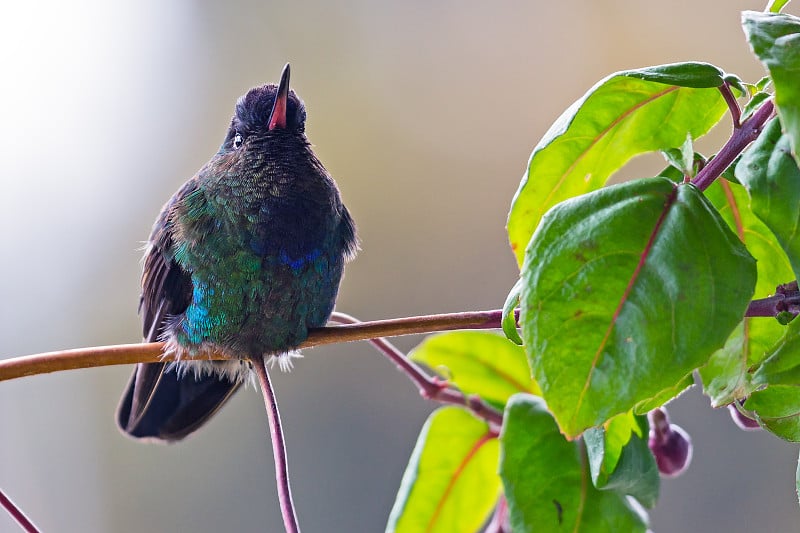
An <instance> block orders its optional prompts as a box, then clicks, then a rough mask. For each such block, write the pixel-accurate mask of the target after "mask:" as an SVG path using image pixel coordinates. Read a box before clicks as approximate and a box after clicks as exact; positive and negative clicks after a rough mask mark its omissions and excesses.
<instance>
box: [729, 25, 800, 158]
mask: <svg viewBox="0 0 800 533" xmlns="http://www.w3.org/2000/svg"><path fill="white" fill-rule="evenodd" d="M742 24H743V25H744V31H745V33H746V34H747V40H748V41H749V42H750V46H751V48H752V49H753V52H754V53H755V55H756V57H758V59H759V60H760V61H761V62H762V63H763V64H764V66H766V67H767V69H769V73H770V76H771V77H772V82H773V84H774V86H775V105H776V106H777V108H778V116H779V117H780V119H781V123H782V124H783V126H784V128H785V130H786V134H787V135H788V136H789V141H790V142H789V145H790V146H791V153H792V154H793V156H794V157H795V160H797V150H798V147H800V83H798V82H797V80H799V79H800V19H799V18H797V17H794V16H792V15H786V14H777V13H759V12H756V11H745V12H744V13H742Z"/></svg>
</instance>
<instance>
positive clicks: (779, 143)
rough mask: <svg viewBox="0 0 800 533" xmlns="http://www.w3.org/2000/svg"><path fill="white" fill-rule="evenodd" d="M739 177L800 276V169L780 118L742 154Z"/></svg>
mask: <svg viewBox="0 0 800 533" xmlns="http://www.w3.org/2000/svg"><path fill="white" fill-rule="evenodd" d="M798 43H799V44H800V41H799V42H798ZM736 177H737V178H738V179H739V182H740V183H741V184H742V185H744V187H745V188H746V189H747V192H748V193H750V206H751V208H752V210H753V212H754V213H755V214H756V216H757V217H758V218H759V219H761V221H762V222H764V224H765V225H766V226H767V227H768V228H769V229H770V230H771V231H772V233H773V234H774V235H775V237H777V240H778V242H779V243H780V245H781V247H782V248H783V250H784V252H786V255H787V256H788V258H789V262H790V264H791V265H792V270H793V271H794V277H795V278H796V279H797V278H800V209H798V205H800V169H798V168H797V164H796V163H795V161H794V159H792V157H791V156H790V155H789V138H788V136H786V135H785V134H783V133H781V125H780V123H779V122H778V121H777V120H772V121H770V122H769V123H768V124H767V125H766V127H765V128H764V131H762V132H761V135H759V137H758V139H756V141H755V142H754V143H753V144H752V145H751V146H750V147H749V148H748V149H747V151H746V152H745V153H744V154H742V158H741V160H740V161H739V163H738V164H737V165H736ZM767 257H770V256H767ZM765 259H766V257H765ZM783 281H784V282H785V281H788V279H784V280H783Z"/></svg>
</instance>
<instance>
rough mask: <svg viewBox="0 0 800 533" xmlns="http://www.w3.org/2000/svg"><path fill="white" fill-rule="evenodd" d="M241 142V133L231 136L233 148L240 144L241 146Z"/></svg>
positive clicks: (242, 140)
mask: <svg viewBox="0 0 800 533" xmlns="http://www.w3.org/2000/svg"><path fill="white" fill-rule="evenodd" d="M243 142H244V139H243V138H242V134H241V133H237V134H236V136H234V138H233V147H234V148H239V147H240V146H242V143H243Z"/></svg>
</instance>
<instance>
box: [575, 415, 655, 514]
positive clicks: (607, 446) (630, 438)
mask: <svg viewBox="0 0 800 533" xmlns="http://www.w3.org/2000/svg"><path fill="white" fill-rule="evenodd" d="M648 431H649V425H648V423H647V417H645V416H638V417H637V416H634V415H633V413H623V414H621V415H617V416H615V417H614V418H612V419H611V420H609V421H608V422H606V423H605V424H604V425H603V426H601V427H598V428H590V429H588V430H586V432H585V433H584V434H583V440H584V442H585V443H586V451H587V453H588V456H589V467H590V471H591V473H592V483H594V486H595V487H597V488H598V489H602V490H615V491H616V492H618V493H620V494H622V495H631V496H633V497H634V498H636V499H637V500H639V502H640V503H641V504H642V505H644V506H645V507H648V508H649V507H653V506H654V505H655V503H656V500H657V499H658V490H659V486H660V478H659V474H658V467H657V466H656V461H655V458H654V457H653V453H652V452H651V451H650V448H649V447H648V446H647V438H648Z"/></svg>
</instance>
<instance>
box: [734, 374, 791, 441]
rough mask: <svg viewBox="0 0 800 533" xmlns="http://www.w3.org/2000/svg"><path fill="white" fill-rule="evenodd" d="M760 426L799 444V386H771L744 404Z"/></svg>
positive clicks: (754, 394)
mask: <svg viewBox="0 0 800 533" xmlns="http://www.w3.org/2000/svg"><path fill="white" fill-rule="evenodd" d="M744 408H745V409H748V410H750V411H753V412H754V413H755V415H756V420H758V423H759V424H761V426H762V427H763V428H764V429H766V430H768V431H770V432H771V433H773V434H775V435H776V436H778V437H780V438H782V439H784V440H788V441H789V442H800V385H772V386H769V387H767V388H766V389H763V390H760V391H756V392H754V393H753V394H751V395H750V397H749V398H748V399H747V401H746V402H745V403H744Z"/></svg>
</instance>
